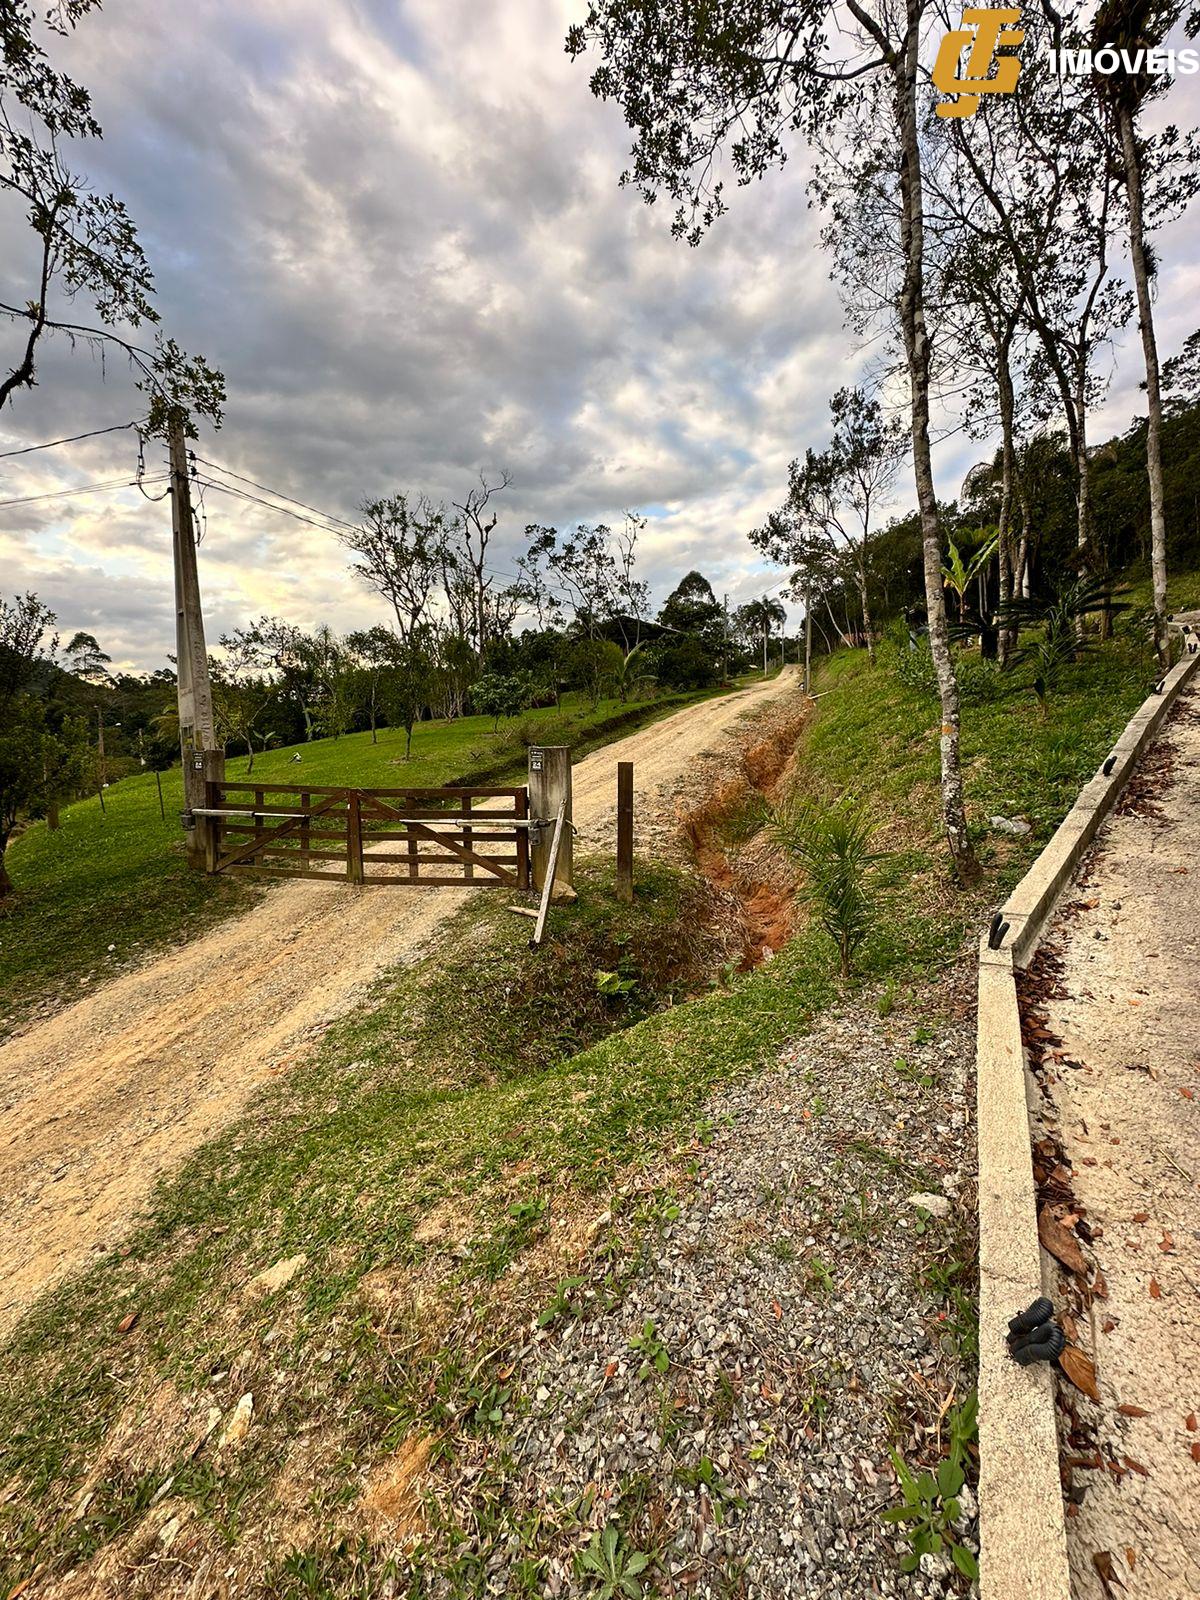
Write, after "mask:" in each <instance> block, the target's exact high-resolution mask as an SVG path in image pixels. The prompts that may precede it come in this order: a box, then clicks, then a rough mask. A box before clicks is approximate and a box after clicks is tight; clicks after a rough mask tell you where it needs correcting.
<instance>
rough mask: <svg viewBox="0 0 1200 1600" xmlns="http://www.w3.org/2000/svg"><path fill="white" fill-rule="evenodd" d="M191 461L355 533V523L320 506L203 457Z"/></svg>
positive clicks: (196, 457)
mask: <svg viewBox="0 0 1200 1600" xmlns="http://www.w3.org/2000/svg"><path fill="white" fill-rule="evenodd" d="M192 459H193V460H194V461H198V462H199V463H200V464H201V465H202V466H205V467H209V468H211V469H212V470H214V471H216V472H223V473H224V474H225V476H226V477H227V478H236V479H237V481H238V482H239V483H248V484H250V485H251V486H252V487H253V488H255V489H261V490H262V492H263V493H264V494H269V495H273V496H274V498H275V499H276V500H287V501H288V502H289V503H290V504H291V505H294V506H301V507H303V509H304V510H305V511H311V512H312V513H313V514H314V515H315V516H318V517H324V518H325V520H326V521H327V522H332V523H335V524H336V525H337V526H338V527H342V528H346V529H348V530H349V531H351V532H356V531H357V524H356V523H353V522H347V521H346V519H345V518H344V517H337V516H335V515H334V514H333V512H332V511H322V510H321V508H320V506H310V505H309V503H308V501H307V500H297V499H296V497H295V495H292V494H284V492H283V490H282V489H271V488H269V487H268V486H267V485H266V484H265V483H259V482H258V480H257V479H256V478H247V477H246V476H245V474H244V473H241V472H234V470H233V468H232V467H223V466H221V465H220V464H219V463H218V462H216V461H209V460H208V459H207V457H205V456H193V457H192Z"/></svg>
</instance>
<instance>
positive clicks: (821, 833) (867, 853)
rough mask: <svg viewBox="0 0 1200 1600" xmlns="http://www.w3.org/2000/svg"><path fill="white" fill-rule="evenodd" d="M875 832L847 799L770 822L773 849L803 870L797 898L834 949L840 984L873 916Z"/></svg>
mask: <svg viewBox="0 0 1200 1600" xmlns="http://www.w3.org/2000/svg"><path fill="white" fill-rule="evenodd" d="M873 831H874V830H873V829H872V827H871V824H870V822H869V821H868V819H867V814H866V810H865V808H864V807H863V806H862V805H861V804H860V803H859V802H858V801H856V800H854V799H851V798H850V797H848V796H847V797H846V798H845V799H843V800H841V801H839V802H838V803H837V804H836V805H833V806H830V807H828V808H827V809H822V808H821V807H819V806H817V805H815V804H813V802H812V801H807V800H805V801H800V802H797V803H795V804H792V805H788V806H783V807H781V808H779V809H777V810H776V811H774V812H773V813H772V816H771V821H770V832H771V836H772V837H773V839H774V840H775V843H776V844H778V845H779V847H780V849H782V850H784V851H786V852H787V854H788V855H790V856H791V857H792V858H793V860H795V861H796V862H798V863H799V865H800V866H801V867H802V868H803V869H804V882H803V884H802V885H801V888H800V894H801V896H802V898H803V899H804V900H805V901H806V902H807V904H808V905H809V906H810V908H811V909H812V911H813V913H814V915H815V916H816V917H817V919H818V920H819V921H820V924H821V926H822V927H823V928H824V929H825V932H826V933H827V934H828V935H829V937H830V938H831V939H832V940H833V942H834V944H835V945H836V946H837V951H838V962H839V965H840V968H841V974H842V978H843V979H848V978H849V977H850V974H851V970H852V968H853V965H854V959H855V957H856V956H857V955H858V952H859V951H860V950H861V949H862V947H863V944H864V943H865V942H866V938H867V935H868V933H869V932H870V931H871V921H872V918H873V917H874V914H875V897H874V895H873V894H872V893H871V887H870V875H871V868H872V867H873V866H874V865H875V863H876V862H878V861H881V860H882V859H883V853H882V852H880V851H875V850H872V849H871V837H872V833H873Z"/></svg>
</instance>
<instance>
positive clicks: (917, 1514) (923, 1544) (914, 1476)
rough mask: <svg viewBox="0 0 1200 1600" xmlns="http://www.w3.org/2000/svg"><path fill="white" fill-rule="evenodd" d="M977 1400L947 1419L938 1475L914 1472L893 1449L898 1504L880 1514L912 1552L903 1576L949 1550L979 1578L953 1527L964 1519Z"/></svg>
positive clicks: (967, 1571) (976, 1566) (958, 1563)
mask: <svg viewBox="0 0 1200 1600" xmlns="http://www.w3.org/2000/svg"><path fill="white" fill-rule="evenodd" d="M977 1413H978V1402H977V1399H976V1396H975V1394H974V1392H972V1394H971V1395H970V1396H969V1397H968V1398H967V1399H966V1400H965V1401H964V1402H963V1404H962V1405H961V1406H958V1407H956V1408H955V1410H954V1411H953V1412H952V1413H951V1415H950V1444H949V1451H948V1453H947V1455H946V1456H945V1458H944V1459H943V1460H942V1461H941V1462H939V1464H938V1467H937V1471H936V1472H925V1471H923V1472H920V1473H913V1472H912V1471H910V1469H909V1467H908V1466H907V1464H906V1463H905V1460H904V1457H903V1456H902V1455H901V1454H900V1452H899V1451H898V1450H893V1451H892V1453H891V1455H892V1465H893V1466H894V1467H895V1469H896V1478H897V1480H898V1482H899V1484H900V1494H901V1503H900V1504H899V1505H898V1506H891V1507H889V1509H888V1510H887V1511H885V1512H883V1514H882V1516H883V1521H884V1522H889V1523H896V1524H898V1525H900V1526H901V1527H902V1528H903V1530H904V1536H905V1538H906V1539H907V1540H908V1542H909V1544H910V1545H911V1546H912V1549H911V1550H909V1551H908V1552H907V1553H906V1554H905V1555H904V1556H902V1557H901V1560H900V1570H901V1572H915V1571H916V1570H917V1568H918V1567H919V1566H920V1564H921V1557H922V1556H924V1555H938V1554H940V1553H941V1551H943V1550H948V1551H949V1553H950V1559H951V1560H952V1561H953V1562H954V1565H955V1566H956V1567H957V1568H958V1570H959V1572H961V1573H962V1575H963V1577H964V1578H968V1579H970V1580H971V1581H974V1580H976V1579H977V1578H978V1577H979V1564H978V1562H977V1561H976V1559H975V1557H974V1555H973V1554H972V1552H971V1551H970V1550H968V1549H967V1548H966V1546H965V1545H963V1544H960V1543H959V1542H958V1540H957V1539H956V1538H955V1536H954V1524H955V1523H956V1522H957V1521H958V1519H959V1517H960V1516H961V1515H962V1508H961V1506H960V1505H959V1502H958V1498H957V1496H958V1495H959V1494H960V1493H961V1492H962V1488H963V1485H964V1484H965V1483H966V1481H967V1474H966V1467H967V1462H968V1460H969V1449H970V1446H971V1444H972V1443H973V1442H974V1441H975V1439H976V1438H977V1437H978V1424H977Z"/></svg>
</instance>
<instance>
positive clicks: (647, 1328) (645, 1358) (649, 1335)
mask: <svg viewBox="0 0 1200 1600" xmlns="http://www.w3.org/2000/svg"><path fill="white" fill-rule="evenodd" d="M629 1348H630V1349H631V1350H633V1351H635V1352H636V1353H637V1354H638V1355H640V1356H641V1358H642V1364H641V1366H640V1367H639V1368H638V1377H639V1378H641V1379H642V1380H643V1382H644V1381H645V1379H647V1378H650V1377H653V1375H654V1374H655V1373H656V1372H657V1373H658V1375H659V1376H660V1377H661V1376H662V1375H663V1373H665V1372H666V1370H667V1368H668V1367H669V1366H670V1365H671V1356H670V1352H669V1351H668V1350H667V1347H666V1345H665V1344H664V1343H663V1342H662V1340H661V1339H660V1338H659V1337H658V1330H657V1328H655V1326H654V1319H653V1318H652V1317H647V1318H646V1320H645V1322H644V1323H643V1324H642V1331H641V1333H635V1334H634V1336H633V1338H632V1339H630V1341H629Z"/></svg>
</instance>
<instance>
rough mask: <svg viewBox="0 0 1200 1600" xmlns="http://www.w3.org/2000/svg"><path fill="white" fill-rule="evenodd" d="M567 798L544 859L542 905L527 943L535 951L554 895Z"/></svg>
mask: <svg viewBox="0 0 1200 1600" xmlns="http://www.w3.org/2000/svg"><path fill="white" fill-rule="evenodd" d="M568 798H569V797H568V796H567V795H563V797H562V803H561V804H560V806H559V808H558V816H557V817H556V818H555V822H554V837H553V838H552V839H551V841H550V853H549V855H548V856H547V857H546V875H545V879H544V881H543V883H542V903H541V905H539V906H538V914H537V922H536V923H535V924H534V929H533V936H532V938H531V939H530V941H529V948H530V949H531V950H536V949H537V947H538V945H540V944H541V942H542V934H543V933H545V931H546V913H547V912H548V911H549V909H550V896H551V895H552V894H553V893H554V874H555V872H556V870H557V868H558V852H559V849H560V848H561V846H562V839H563V833H564V831H565V823H566V816H567V802H568Z"/></svg>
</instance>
